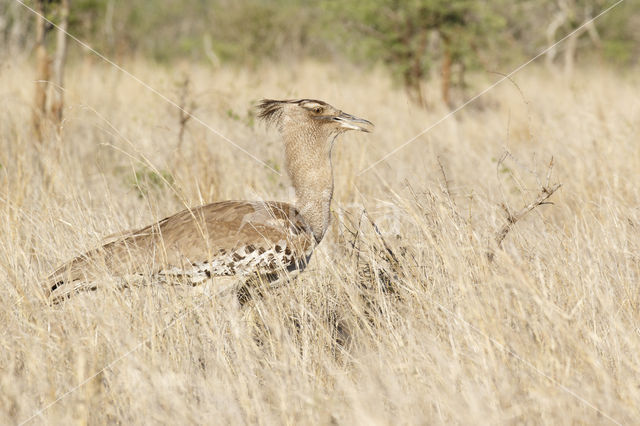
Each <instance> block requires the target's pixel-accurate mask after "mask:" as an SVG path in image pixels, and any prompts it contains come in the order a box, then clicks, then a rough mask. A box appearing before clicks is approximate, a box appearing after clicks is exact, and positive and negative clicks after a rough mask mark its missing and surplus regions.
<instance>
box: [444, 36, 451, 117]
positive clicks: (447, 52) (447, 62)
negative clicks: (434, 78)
mask: <svg viewBox="0 0 640 426" xmlns="http://www.w3.org/2000/svg"><path fill="white" fill-rule="evenodd" d="M451 62H452V58H451V49H450V48H449V45H448V43H446V42H445V45H444V57H443V58H442V72H441V74H442V75H441V77H442V102H444V104H445V105H447V106H448V107H449V106H451V95H450V89H451Z"/></svg>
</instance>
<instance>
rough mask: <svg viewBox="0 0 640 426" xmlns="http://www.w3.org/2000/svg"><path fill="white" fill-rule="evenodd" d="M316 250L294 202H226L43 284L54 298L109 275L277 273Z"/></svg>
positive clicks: (167, 222) (86, 258) (129, 239)
mask: <svg viewBox="0 0 640 426" xmlns="http://www.w3.org/2000/svg"><path fill="white" fill-rule="evenodd" d="M314 245H315V240H314V239H313V234H312V233H311V232H310V230H309V228H308V226H307V225H306V223H305V222H304V220H303V219H302V217H301V216H300V214H299V213H298V211H297V210H296V209H295V207H293V206H292V205H290V204H287V203H280V202H249V201H223V202H217V203H212V204H207V205H204V206H200V207H197V208H193V209H188V210H184V211H182V212H180V213H177V214H175V215H173V216H170V217H167V218H165V219H163V220H161V221H159V222H157V223H155V224H153V225H150V226H148V227H146V228H142V229H139V230H136V231H132V232H128V233H124V234H123V236H122V237H121V238H120V239H116V240H115V241H110V242H108V243H107V244H105V245H103V246H102V247H99V248H98V249H95V250H92V251H90V252H87V253H85V254H83V255H81V256H78V257H77V258H75V259H73V260H71V261H70V262H68V263H66V264H65V265H62V266H61V267H60V268H58V269H57V270H56V271H55V272H54V273H53V274H52V275H51V276H50V277H49V278H48V279H47V280H46V283H45V286H46V287H47V288H46V290H47V293H50V292H51V291H57V290H58V289H59V288H61V287H63V286H66V285H67V284H68V283H72V282H85V283H91V282H92V281H94V280H95V279H96V278H97V277H98V276H99V275H104V274H105V272H106V273H108V274H110V275H115V276H118V277H126V276H130V275H135V274H150V275H156V274H157V275H162V276H167V275H180V276H187V277H191V278H192V282H197V281H201V280H203V279H205V278H207V277H209V276H230V275H241V276H244V275H249V274H252V273H259V274H271V273H274V272H277V271H281V270H283V269H289V270H293V269H302V268H304V266H305V265H306V262H307V261H308V259H309V257H310V256H311V252H312V251H313V248H314ZM77 285H78V283H76V285H75V286H77ZM91 287H93V285H89V286H88V288H91Z"/></svg>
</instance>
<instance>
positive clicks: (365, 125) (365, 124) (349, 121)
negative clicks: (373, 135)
mask: <svg viewBox="0 0 640 426" xmlns="http://www.w3.org/2000/svg"><path fill="white" fill-rule="evenodd" d="M333 120H334V121H337V122H338V123H340V128H342V129H345V130H360V131H361V132H367V133H369V132H371V131H373V123H372V122H370V121H369V120H365V119H364V118H358V117H354V116H353V115H351V114H347V113H346V112H340V115H336V116H335V117H333Z"/></svg>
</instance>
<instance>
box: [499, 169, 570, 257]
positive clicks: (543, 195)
mask: <svg viewBox="0 0 640 426" xmlns="http://www.w3.org/2000/svg"><path fill="white" fill-rule="evenodd" d="M552 170H553V157H551V161H550V162H549V168H548V170H547V180H546V182H545V184H544V185H543V186H542V188H541V189H540V192H539V193H538V196H537V197H536V199H535V200H533V201H532V202H530V203H529V204H527V205H526V206H524V207H523V208H522V209H520V210H519V211H517V212H515V213H513V212H511V211H510V210H509V208H508V207H507V205H506V204H502V208H503V210H504V211H505V215H506V219H507V222H506V223H505V224H504V225H503V226H502V228H500V230H498V232H497V233H496V237H495V241H496V246H497V248H500V247H502V242H503V241H504V239H505V238H506V236H507V234H508V233H509V231H510V230H511V228H513V226H514V225H515V224H516V223H517V222H518V221H519V220H520V219H522V218H523V217H524V216H525V215H526V214H527V213H529V212H530V211H531V210H533V209H535V208H536V207H538V206H542V205H545V204H553V203H551V202H549V201H547V200H548V199H549V197H551V196H552V195H553V193H554V192H556V191H557V190H558V189H559V188H560V187H561V186H562V184H561V183H556V184H553V185H551V184H550V183H549V181H550V179H551V171H552ZM494 256H495V252H494V251H493V250H490V251H489V253H487V257H488V258H489V260H493V258H494Z"/></svg>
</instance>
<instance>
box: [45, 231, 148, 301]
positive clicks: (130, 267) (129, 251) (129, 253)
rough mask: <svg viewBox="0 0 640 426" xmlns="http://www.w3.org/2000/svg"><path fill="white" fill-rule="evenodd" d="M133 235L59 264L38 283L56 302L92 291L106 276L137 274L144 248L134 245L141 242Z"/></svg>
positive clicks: (118, 276)
mask: <svg viewBox="0 0 640 426" xmlns="http://www.w3.org/2000/svg"><path fill="white" fill-rule="evenodd" d="M136 237H137V236H129V237H128V238H123V239H120V240H117V241H112V242H109V243H107V244H105V245H103V246H102V247H99V248H97V249H94V250H91V251H89V252H87V253H84V254H82V255H80V256H78V257H76V258H74V259H72V260H70V261H68V262H66V263H65V264H63V265H62V266H60V267H59V268H58V269H56V270H55V271H54V272H53V273H52V274H51V275H49V276H48V277H47V278H46V279H45V280H44V281H43V282H42V283H41V286H42V289H43V291H44V294H45V296H46V298H47V299H48V300H49V301H50V302H51V303H58V302H60V301H62V300H64V299H67V298H69V297H71V296H72V295H74V294H76V293H78V292H81V291H89V290H95V289H96V288H97V284H98V283H99V282H100V281H104V280H105V278H106V277H108V276H111V277H116V278H118V279H119V280H120V281H122V279H124V278H125V277H131V276H132V275H136V276H137V275H140V273H141V272H143V271H140V270H139V268H140V265H141V264H144V263H145V262H141V257H142V256H143V253H145V250H143V247H141V246H140V245H139V244H137V243H139V242H141V241H136V240H137V238H136ZM147 264H148V263H147Z"/></svg>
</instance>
